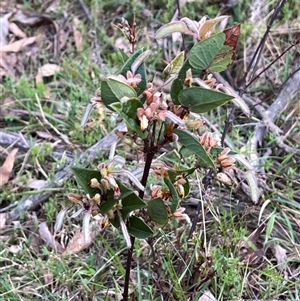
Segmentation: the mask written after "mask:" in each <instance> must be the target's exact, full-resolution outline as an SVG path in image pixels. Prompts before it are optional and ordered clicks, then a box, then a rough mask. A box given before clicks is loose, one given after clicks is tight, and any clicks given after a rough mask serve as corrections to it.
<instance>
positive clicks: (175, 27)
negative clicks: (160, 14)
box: [155, 21, 190, 40]
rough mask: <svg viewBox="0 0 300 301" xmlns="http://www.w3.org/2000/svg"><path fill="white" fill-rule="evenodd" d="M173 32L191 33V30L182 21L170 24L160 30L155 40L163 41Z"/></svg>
mask: <svg viewBox="0 0 300 301" xmlns="http://www.w3.org/2000/svg"><path fill="white" fill-rule="evenodd" d="M173 32H181V33H189V32H190V30H189V29H188V27H187V26H186V24H185V23H184V22H181V21H174V22H170V23H168V24H166V25H163V26H162V27H161V28H159V29H158V31H157V32H156V34H155V39H157V40H158V39H161V38H163V37H165V36H166V35H168V34H171V33H173Z"/></svg>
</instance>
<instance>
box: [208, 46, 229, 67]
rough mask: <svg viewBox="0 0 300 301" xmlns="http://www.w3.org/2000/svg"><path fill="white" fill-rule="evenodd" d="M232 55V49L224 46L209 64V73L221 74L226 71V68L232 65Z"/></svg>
mask: <svg viewBox="0 0 300 301" xmlns="http://www.w3.org/2000/svg"><path fill="white" fill-rule="evenodd" d="M233 55H234V53H233V47H230V46H227V45H224V46H223V47H222V49H221V50H220V52H219V53H218V55H217V56H216V57H215V58H214V59H213V61H212V63H211V64H210V66H209V71H210V72H221V71H224V70H226V69H227V67H228V66H229V65H230V64H231V63H232V59H233Z"/></svg>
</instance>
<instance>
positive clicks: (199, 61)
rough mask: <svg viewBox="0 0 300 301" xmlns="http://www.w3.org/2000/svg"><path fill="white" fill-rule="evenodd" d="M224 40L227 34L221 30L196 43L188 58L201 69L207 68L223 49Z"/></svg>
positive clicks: (192, 64) (193, 65)
mask: <svg viewBox="0 0 300 301" xmlns="http://www.w3.org/2000/svg"><path fill="white" fill-rule="evenodd" d="M224 41H225V34H224V33H223V32H219V33H217V34H215V35H212V36H211V37H209V38H207V39H205V40H203V41H200V42H198V43H197V44H195V45H194V46H193V48H192V49H191V51H190V54H189V59H188V60H189V63H190V64H191V66H192V67H193V68H195V69H199V70H205V69H207V68H208V67H209V65H210V63H211V62H212V61H213V59H214V57H215V56H216V55H217V54H218V53H219V51H220V50H221V49H222V47H223V44H224Z"/></svg>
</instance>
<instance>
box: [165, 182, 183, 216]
mask: <svg viewBox="0 0 300 301" xmlns="http://www.w3.org/2000/svg"><path fill="white" fill-rule="evenodd" d="M164 181H165V184H166V185H167V186H168V188H169V190H170V192H171V196H170V198H169V202H170V205H169V208H170V211H171V213H174V212H175V211H176V209H177V208H178V205H179V202H180V197H179V195H178V192H177V190H176V188H175V186H174V185H173V183H172V182H171V181H170V179H169V178H164Z"/></svg>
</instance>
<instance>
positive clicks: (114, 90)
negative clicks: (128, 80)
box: [101, 78, 136, 109]
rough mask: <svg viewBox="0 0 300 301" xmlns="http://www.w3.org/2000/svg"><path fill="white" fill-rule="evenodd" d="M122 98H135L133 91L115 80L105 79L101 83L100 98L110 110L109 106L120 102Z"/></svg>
mask: <svg viewBox="0 0 300 301" xmlns="http://www.w3.org/2000/svg"><path fill="white" fill-rule="evenodd" d="M124 97H128V98H133V97H136V92H135V90H134V89H133V88H132V87H131V86H129V85H127V84H125V83H123V82H122V81H120V80H118V79H115V78H107V79H106V80H103V81H102V82H101V98H102V101H103V103H104V104H105V106H106V107H108V108H110V109H111V107H110V105H111V104H113V103H115V102H120V101H121V99H124Z"/></svg>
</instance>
